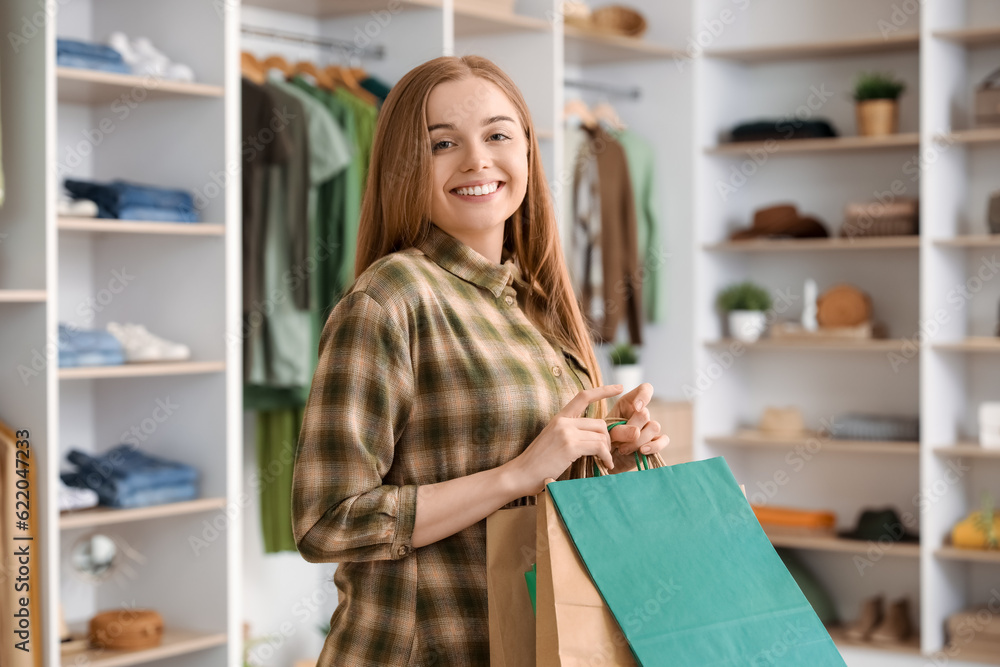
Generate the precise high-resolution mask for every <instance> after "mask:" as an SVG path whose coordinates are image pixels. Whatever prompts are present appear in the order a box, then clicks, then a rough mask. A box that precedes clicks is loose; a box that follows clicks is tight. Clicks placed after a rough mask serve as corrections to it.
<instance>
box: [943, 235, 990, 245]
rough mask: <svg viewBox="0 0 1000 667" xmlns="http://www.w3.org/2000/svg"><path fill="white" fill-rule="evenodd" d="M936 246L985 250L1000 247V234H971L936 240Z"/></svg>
mask: <svg viewBox="0 0 1000 667" xmlns="http://www.w3.org/2000/svg"><path fill="white" fill-rule="evenodd" d="M934 245H938V246H946V247H956V248H985V247H996V246H1000V234H970V235H967V236H956V237H954V238H950V239H934Z"/></svg>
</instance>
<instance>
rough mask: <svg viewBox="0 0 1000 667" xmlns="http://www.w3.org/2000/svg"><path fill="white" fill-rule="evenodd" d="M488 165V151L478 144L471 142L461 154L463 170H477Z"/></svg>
mask: <svg viewBox="0 0 1000 667" xmlns="http://www.w3.org/2000/svg"><path fill="white" fill-rule="evenodd" d="M489 165H490V155H489V151H487V150H486V147H485V146H482V145H480V144H471V145H469V146H468V148H466V150H465V154H464V155H463V156H462V169H463V171H479V170H481V169H485V168H486V167H488V166H489Z"/></svg>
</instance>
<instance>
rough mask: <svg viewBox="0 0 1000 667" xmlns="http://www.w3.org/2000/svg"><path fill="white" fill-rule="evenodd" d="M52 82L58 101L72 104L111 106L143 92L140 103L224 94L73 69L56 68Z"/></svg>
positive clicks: (203, 85) (190, 85) (212, 88)
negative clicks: (168, 98)
mask: <svg viewBox="0 0 1000 667" xmlns="http://www.w3.org/2000/svg"><path fill="white" fill-rule="evenodd" d="M56 78H57V82H56V83H57V87H58V91H59V101H60V102H71V103H75V104H106V103H111V102H114V101H115V100H117V99H119V98H121V96H122V95H129V94H131V91H133V90H137V89H142V90H143V93H142V99H151V98H155V97H169V96H178V95H190V96H194V97H222V95H223V93H224V91H225V89H224V88H223V87H222V86H213V85H209V84H206V83H188V82H186V81H170V80H167V79H151V78H149V77H145V76H135V75H132V74H118V73H117V72H99V71H96V70H89V69H81V68H77V67H58V68H57V69H56ZM133 96H135V95H133ZM136 100H137V101H139V98H138V97H136Z"/></svg>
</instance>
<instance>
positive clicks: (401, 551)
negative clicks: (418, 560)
mask: <svg viewBox="0 0 1000 667" xmlns="http://www.w3.org/2000/svg"><path fill="white" fill-rule="evenodd" d="M396 553H397V554H399V555H400V556H405V555H406V554H408V553H410V547H408V546H406V545H405V544H404V545H403V546H401V547H399V549H397V550H396Z"/></svg>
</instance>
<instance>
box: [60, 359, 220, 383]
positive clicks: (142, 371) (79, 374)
mask: <svg viewBox="0 0 1000 667" xmlns="http://www.w3.org/2000/svg"><path fill="white" fill-rule="evenodd" d="M224 370H226V362H224V361H171V362H163V363H148V364H122V365H120V366H79V367H69V368H60V369H59V378H60V379H61V380H96V379H101V378H126V377H149V376H156V375H192V374H196V373H221V372H222V371H224Z"/></svg>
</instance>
